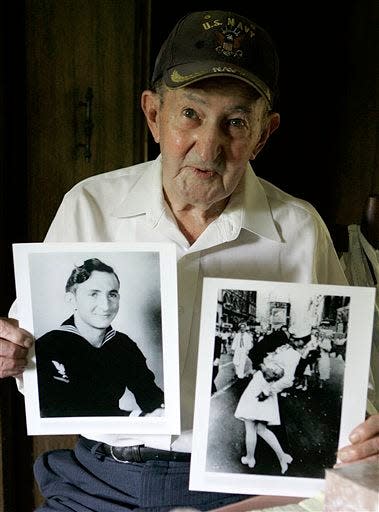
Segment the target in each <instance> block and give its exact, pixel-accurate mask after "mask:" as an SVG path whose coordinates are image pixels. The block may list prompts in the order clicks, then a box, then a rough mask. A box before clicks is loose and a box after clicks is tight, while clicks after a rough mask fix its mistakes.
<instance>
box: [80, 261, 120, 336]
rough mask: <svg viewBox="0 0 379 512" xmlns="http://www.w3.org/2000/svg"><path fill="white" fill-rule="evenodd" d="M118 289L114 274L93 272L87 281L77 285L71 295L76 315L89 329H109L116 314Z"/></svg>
mask: <svg viewBox="0 0 379 512" xmlns="http://www.w3.org/2000/svg"><path fill="white" fill-rule="evenodd" d="M119 288H120V284H119V282H118V279H117V277H116V276H115V274H111V273H109V272H100V271H98V270H94V271H93V272H92V274H91V276H90V277H89V278H88V279H87V281H84V282H83V283H80V284H78V285H77V288H76V290H75V292H74V293H73V295H74V301H73V302H74V308H75V310H76V314H77V315H78V316H79V317H80V318H81V320H82V321H83V322H84V323H86V324H87V325H89V326H91V327H95V328H97V329H105V328H107V327H109V325H110V324H111V322H112V320H113V319H114V318H115V316H116V315H117V313H118V308H119V304H120V295H119Z"/></svg>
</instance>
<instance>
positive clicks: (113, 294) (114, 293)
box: [109, 292, 119, 299]
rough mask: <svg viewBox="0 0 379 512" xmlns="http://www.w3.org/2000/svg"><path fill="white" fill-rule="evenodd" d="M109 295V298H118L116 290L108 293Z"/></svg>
mask: <svg viewBox="0 0 379 512" xmlns="http://www.w3.org/2000/svg"><path fill="white" fill-rule="evenodd" d="M109 296H110V297H111V299H118V297H119V295H118V293H117V292H112V293H110V294H109Z"/></svg>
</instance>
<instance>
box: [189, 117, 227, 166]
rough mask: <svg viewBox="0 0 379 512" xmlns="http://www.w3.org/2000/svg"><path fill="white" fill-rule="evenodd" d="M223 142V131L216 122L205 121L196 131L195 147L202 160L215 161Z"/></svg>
mask: <svg viewBox="0 0 379 512" xmlns="http://www.w3.org/2000/svg"><path fill="white" fill-rule="evenodd" d="M225 144H226V135H225V132H224V131H223V129H222V127H221V126H219V125H218V124H210V123H205V124H204V125H203V126H202V127H201V129H200V130H199V131H198V133H197V140H196V148H197V152H198V154H199V156H200V158H201V159H202V161H203V162H215V161H216V160H217V159H218V158H219V157H220V155H221V154H222V153H223V151H224V146H225Z"/></svg>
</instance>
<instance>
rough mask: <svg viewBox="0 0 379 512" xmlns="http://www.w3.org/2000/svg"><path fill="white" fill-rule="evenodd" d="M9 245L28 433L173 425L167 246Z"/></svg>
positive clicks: (166, 430) (173, 324)
mask: <svg viewBox="0 0 379 512" xmlns="http://www.w3.org/2000/svg"><path fill="white" fill-rule="evenodd" d="M13 247H14V262H15V279H16V288H17V300H18V303H19V306H18V307H19V308H20V324H21V325H22V326H23V327H24V328H26V329H28V330H29V331H31V332H32V333H33V334H34V337H35V345H34V348H35V350H34V353H33V355H32V357H31V360H30V364H29V366H28V368H27V370H26V371H25V374H24V392H25V404H26V416H27V427H28V433H29V434H44V433H49V434H52V433H56V434H64V433H65V434H66V433H78V432H79V431H83V429H86V428H87V430H88V431H90V432H103V431H106V432H107V431H109V428H111V429H112V432H128V433H156V434H173V433H178V431H180V425H179V423H180V419H179V417H178V413H177V411H179V377H178V336H177V319H176V315H175V312H176V309H177V307H176V277H175V271H173V269H175V268H176V264H175V262H176V256H175V249H174V248H173V246H172V245H171V244H132V245H130V244H129V245H128V244H114V243H101V244H88V243H85V244H84V243H77V244H65V245H62V244H48V243H47V244H46V243H45V244H14V246H13ZM110 423H111V427H110ZM79 429H80V430H79Z"/></svg>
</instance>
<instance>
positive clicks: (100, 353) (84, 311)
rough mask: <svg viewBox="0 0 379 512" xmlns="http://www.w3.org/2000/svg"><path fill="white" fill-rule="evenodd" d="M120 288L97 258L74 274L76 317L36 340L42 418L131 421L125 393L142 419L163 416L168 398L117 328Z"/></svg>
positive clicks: (70, 296)
mask: <svg viewBox="0 0 379 512" xmlns="http://www.w3.org/2000/svg"><path fill="white" fill-rule="evenodd" d="M124 286H127V284H126V283H125V284H124ZM120 288H121V283H120V280H119V277H118V275H117V274H116V272H115V270H114V269H113V268H112V267H111V266H109V265H107V264H106V263H105V262H103V261H101V260H100V259H98V258H89V259H86V260H85V261H84V262H83V264H82V265H80V266H75V267H74V268H73V269H72V272H71V274H70V275H69V277H68V279H67V283H66V287H65V295H66V302H68V304H69V305H70V307H71V310H72V314H71V316H70V317H69V318H67V319H65V320H64V321H63V323H62V324H61V325H60V326H57V327H56V328H55V329H53V330H51V331H49V332H47V333H45V334H44V335H43V336H41V337H39V338H38V339H37V340H36V362H37V374H38V390H39V404H40V411H41V417H59V416H119V415H121V416H122V415H129V414H130V413H131V411H127V410H124V409H122V408H121V407H120V403H119V402H120V398H121V397H122V395H123V394H124V392H125V389H126V388H127V389H128V390H129V391H130V392H131V393H132V394H133V395H134V398H135V401H136V403H137V404H138V407H139V410H138V413H137V414H138V415H139V416H141V415H145V414H151V415H158V416H160V415H162V413H163V412H164V393H163V391H162V389H161V388H160V387H159V386H158V385H157V384H156V382H155V375H154V373H153V372H152V370H151V369H150V368H149V367H148V364H147V362H146V357H145V355H144V354H143V353H142V351H141V350H140V348H139V347H138V345H137V344H136V342H135V341H133V340H132V339H131V338H130V337H129V336H128V335H127V334H124V333H123V332H119V331H117V330H115V329H114V328H113V327H112V322H113V320H114V319H115V317H116V315H117V314H118V313H119V307H120ZM132 414H136V411H133V412H132Z"/></svg>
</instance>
